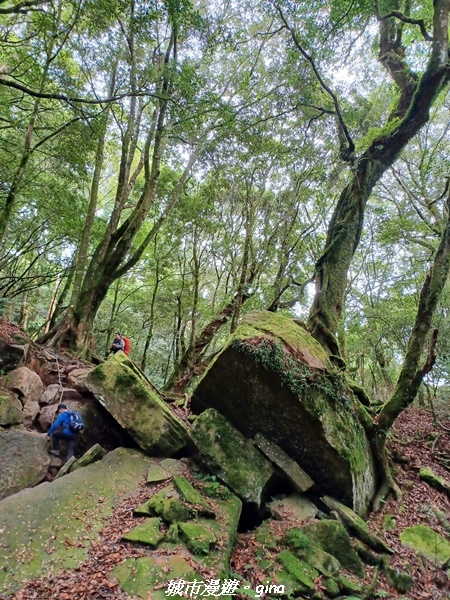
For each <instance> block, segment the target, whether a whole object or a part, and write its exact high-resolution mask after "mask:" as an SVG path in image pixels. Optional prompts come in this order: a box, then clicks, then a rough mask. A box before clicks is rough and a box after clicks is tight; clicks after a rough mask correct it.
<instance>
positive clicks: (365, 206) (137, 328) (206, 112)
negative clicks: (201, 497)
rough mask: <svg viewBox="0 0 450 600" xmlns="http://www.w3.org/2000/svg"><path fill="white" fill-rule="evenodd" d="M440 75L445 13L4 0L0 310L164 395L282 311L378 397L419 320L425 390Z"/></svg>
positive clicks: (392, 378) (440, 372)
mask: <svg viewBox="0 0 450 600" xmlns="http://www.w3.org/2000/svg"><path fill="white" fill-rule="evenodd" d="M448 73H449V71H448V2H447V1H446V0H445V1H444V0H436V1H435V2H434V4H433V3H432V2H417V1H413V2H404V1H401V0H399V1H397V0H384V1H382V2H375V3H373V2H369V1H368V0H367V1H366V0H360V1H358V2H350V1H348V2H347V1H342V0H336V1H331V2H324V1H315V0H314V1H312V2H305V1H302V0H298V1H293V2H291V1H289V2H288V1H284V0H280V1H279V2H273V1H262V2H259V1H258V2H254V1H252V2H250V1H247V0H231V1H228V2H216V1H213V2H206V1H204V2H203V1H201V2H190V1H188V0H167V1H144V0H101V1H98V0H95V1H94V0H70V1H68V0H55V1H54V2H46V1H42V0H35V1H33V0H29V1H26V0H23V1H22V2H17V1H16V2H14V1H10V0H4V1H3V2H1V3H0V131H1V133H0V241H1V252H0V302H1V314H2V316H3V317H4V318H7V319H10V320H13V321H16V322H17V323H19V324H20V325H21V326H22V328H23V329H24V330H26V331H27V332H28V333H29V334H31V335H32V337H33V338H34V339H36V340H40V341H42V342H45V343H49V344H51V345H53V346H65V347H71V348H78V349H79V348H80V347H82V348H89V350H90V351H92V352H95V353H97V354H98V355H105V353H107V351H108V348H109V346H110V344H111V341H112V338H113V335H114V332H115V331H117V330H120V331H121V332H122V333H124V334H125V335H126V336H127V337H129V338H130V339H131V343H132V356H133V359H134V360H135V361H136V362H138V363H139V364H140V366H141V367H142V368H143V369H145V370H146V372H147V373H148V374H149V376H150V377H151V378H152V380H153V381H155V383H156V384H157V385H158V386H166V388H170V387H173V386H175V387H176V385H177V384H178V385H179V387H180V386H181V388H182V387H183V386H184V385H188V384H189V381H190V380H191V376H193V375H195V374H198V373H199V372H200V371H201V368H202V365H204V364H206V363H207V361H208V360H209V359H210V358H211V356H213V355H214V353H215V352H216V351H217V350H218V349H219V348H220V346H221V344H222V343H223V340H224V339H225V338H226V336H227V335H228V334H229V332H230V331H233V330H234V329H235V327H236V325H237V323H238V321H239V319H240V317H241V316H242V315H243V314H244V313H245V312H247V311H249V310H253V309H266V310H270V311H282V312H284V313H285V314H287V315H291V316H292V317H295V318H297V319H301V320H303V321H305V323H306V325H307V327H308V329H309V330H310V331H311V333H312V334H313V335H314V337H316V338H317V339H318V340H319V341H320V343H321V344H322V345H323V346H324V348H325V349H326V350H327V351H328V353H329V354H330V356H332V357H334V358H335V360H336V364H338V365H342V364H345V365H346V368H347V370H348V372H350V373H351V374H352V377H353V378H354V379H355V380H356V381H357V382H359V383H360V384H361V385H362V386H364V387H365V388H366V390H368V392H369V393H370V394H371V396H372V397H373V398H374V399H375V400H377V401H380V402H383V401H386V400H387V399H388V398H389V397H390V395H391V394H392V392H393V391H394V386H395V382H396V379H397V377H398V375H399V373H400V369H401V366H402V363H403V361H404V359H405V356H406V355H407V348H410V349H411V343H410V338H411V336H412V335H413V336H414V335H415V331H416V330H417V331H418V330H419V329H420V327H419V325H420V324H423V323H424V322H425V321H426V322H427V325H426V331H425V330H424V331H423V332H422V333H423V335H422V334H420V335H422V338H421V339H420V340H419V342H418V343H419V345H418V346H417V347H416V348H415V350H414V352H415V355H414V358H413V359H412V360H413V361H414V365H415V366H414V368H413V370H414V369H415V371H414V372H418V369H419V365H422V364H424V365H425V364H426V362H427V360H428V359H427V356H428V358H430V353H429V350H428V344H429V342H430V340H432V344H433V352H432V354H433V360H432V362H433V365H434V368H433V370H431V365H430V369H428V370H427V369H426V368H425V367H422V366H421V367H420V369H422V371H421V373H422V378H424V379H423V382H424V386H423V389H424V390H425V391H426V392H427V394H428V397H429V398H431V397H435V396H439V395H440V394H442V393H443V392H444V390H445V389H446V387H447V385H448V384H447V382H448V370H449V366H448V365H449V363H448V360H447V357H448V354H449V352H450V347H449V346H448V341H447V340H448V336H447V331H448V329H449V328H450V322H449V320H448V312H449V306H450V296H449V290H448V286H447V285H446V280H447V273H448V257H447V254H446V253H447V245H446V244H447V236H448V201H449V174H448V164H449V145H448V143H447V142H446V140H447V137H448V128H449V122H450V119H449V97H448ZM431 267H433V268H432V269H431ZM430 269H431V271H430ZM433 277H434V278H433ZM438 277H440V279H439V281H438V280H437V278H438ZM424 282H425V283H426V282H428V284H426V285H428V288H426V289H425V291H424ZM430 290H431V291H430ZM427 294H428V295H427ZM430 294H431V296H432V298H431V300H430ZM421 310H422V312H420V311H421ZM418 315H420V317H419V319H418ZM424 315H425V316H424ZM422 329H423V327H422ZM433 329H438V330H439V335H438V337H437V342H436V339H434V341H433V338H432V335H431V332H432V330H433ZM435 335H436V334H435ZM436 349H437V350H436ZM420 369H419V370H420ZM409 379H410V380H412V379H414V377H410V378H409ZM421 381H422V379H421V380H420V381H416V383H417V384H418V385H417V386H416V387H417V389H418V387H419V385H420V384H421ZM181 388H180V389H181ZM409 391H410V392H411V389H410V390H409Z"/></svg>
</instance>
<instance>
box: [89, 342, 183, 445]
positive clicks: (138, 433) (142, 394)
mask: <svg viewBox="0 0 450 600" xmlns="http://www.w3.org/2000/svg"><path fill="white" fill-rule="evenodd" d="M86 385H87V387H88V388H89V390H90V391H91V392H93V393H94V394H95V396H96V397H97V399H98V400H99V401H100V403H101V404H102V405H103V406H104V407H105V408H106V410H107V411H108V412H109V413H110V415H111V416H112V417H113V418H114V419H115V420H116V421H117V422H118V423H119V425H121V426H122V427H123V428H124V429H125V430H126V431H127V432H128V433H129V434H130V435H131V437H132V438H133V439H134V441H135V442H136V443H137V444H138V445H139V447H140V448H142V450H144V452H147V453H148V454H151V455H154V456H172V455H173V454H175V453H177V452H178V451H180V450H181V449H182V448H183V447H184V446H185V444H186V429H185V427H184V425H183V423H182V422H181V421H180V420H179V419H178V418H177V417H176V416H175V415H174V414H173V413H172V412H171V410H170V409H169V408H168V407H167V406H166V405H165V404H164V402H163V400H161V398H160V397H159V396H158V394H157V393H156V391H155V389H154V388H153V387H152V386H151V384H150V383H149V382H148V381H147V379H146V378H145V376H144V374H143V373H141V372H140V371H139V369H138V368H137V367H136V365H134V363H132V361H131V360H130V359H129V358H127V357H126V356H125V354H123V352H118V353H116V354H114V355H113V356H112V357H111V358H110V359H109V360H107V361H106V362H104V363H102V364H101V365H99V366H98V367H96V368H95V369H93V370H92V371H91V372H90V373H89V375H88V376H87V378H86Z"/></svg>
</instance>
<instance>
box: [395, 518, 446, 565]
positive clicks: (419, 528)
mask: <svg viewBox="0 0 450 600" xmlns="http://www.w3.org/2000/svg"><path fill="white" fill-rule="evenodd" d="M400 540H401V542H402V544H404V545H405V546H408V547H409V548H413V550H416V551H417V552H419V553H420V554H422V556H424V557H425V558H427V559H428V560H430V561H431V562H432V563H434V564H435V565H436V566H437V567H439V568H446V567H448V566H449V564H450V542H449V541H447V540H446V539H445V538H444V537H442V535H439V533H436V532H435V531H433V530H432V529H430V528H429V527H426V526H425V525H416V526H415V527H408V528H407V529H404V530H403V531H402V532H401V534H400Z"/></svg>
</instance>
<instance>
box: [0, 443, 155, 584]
mask: <svg viewBox="0 0 450 600" xmlns="http://www.w3.org/2000/svg"><path fill="white" fill-rule="evenodd" d="M151 462H152V461H151V459H150V458H149V457H147V456H145V455H144V454H142V453H141V452H138V451H135V450H128V449H124V448H117V449H116V450H114V451H113V452H110V453H109V454H108V455H107V456H105V457H104V458H103V459H102V460H101V461H98V462H96V463H93V464H91V465H89V466H88V467H85V468H83V469H78V470H76V471H74V472H73V473H69V474H68V475H66V476H65V477H62V478H61V479H56V480H55V481H53V482H52V483H43V484H41V485H39V486H37V487H35V488H34V489H32V490H31V489H26V490H23V491H21V492H19V493H18V494H15V495H14V496H10V497H8V498H5V499H4V500H2V501H1V502H0V528H1V529H2V533H1V543H2V564H3V565H6V568H3V569H0V589H5V590H7V591H8V592H9V593H12V592H13V591H15V590H18V589H20V588H21V583H22V582H23V581H24V580H25V579H27V578H30V577H40V576H42V574H43V573H45V574H47V575H52V574H53V573H56V572H58V571H59V570H60V569H74V568H76V567H77V566H78V565H79V564H80V563H81V562H83V561H84V560H85V559H86V557H87V554H88V550H89V548H90V545H91V543H93V542H97V541H98V540H99V538H100V535H99V534H100V531H101V530H102V529H103V527H104V524H105V519H106V518H108V517H109V516H110V515H111V514H112V511H113V507H114V505H115V504H116V503H117V501H118V500H120V499H121V498H123V497H126V496H128V495H130V494H131V493H132V492H133V491H134V490H135V489H136V486H137V484H138V482H139V479H140V478H141V477H142V476H143V475H145V473H146V472H147V469H148V468H149V466H150V464H151ZM68 540H69V541H70V543H69V544H68V543H67V541H68ZM24 553H26V556H27V557H29V559H27V560H25V561H24V560H23V557H24Z"/></svg>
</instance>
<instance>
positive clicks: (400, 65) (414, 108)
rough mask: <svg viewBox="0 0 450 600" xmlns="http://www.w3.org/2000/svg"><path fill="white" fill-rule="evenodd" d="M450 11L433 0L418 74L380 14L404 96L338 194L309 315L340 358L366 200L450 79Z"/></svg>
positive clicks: (441, 0)
mask: <svg viewBox="0 0 450 600" xmlns="http://www.w3.org/2000/svg"><path fill="white" fill-rule="evenodd" d="M448 12H449V3H448V0H435V2H434V17H433V40H432V42H431V45H432V50H431V54H430V58H429V61H428V65H427V67H426V69H425V71H424V73H423V74H422V76H421V77H420V79H419V78H418V77H417V75H416V74H415V73H414V72H413V71H412V70H411V69H409V67H408V65H407V64H406V62H405V60H404V58H403V50H402V47H401V35H399V33H400V31H401V29H400V27H399V28H397V27H396V17H394V16H389V17H388V16H386V17H383V16H380V15H379V16H378V18H379V22H380V56H379V60H380V62H381V63H382V64H383V66H384V67H385V68H386V69H387V71H388V72H389V74H390V75H391V77H392V78H393V80H394V81H395V83H396V84H397V86H398V87H399V89H400V98H399V100H398V102H397V105H396V107H395V108H394V110H393V112H392V113H391V115H390V121H389V122H388V125H387V126H386V128H385V131H384V132H383V133H382V134H380V135H379V136H378V137H377V138H376V139H375V140H374V141H373V142H372V143H371V144H370V146H369V148H368V149H367V150H366V151H365V152H364V153H363V154H362V156H361V157H360V158H359V159H357V160H356V161H355V164H354V166H353V175H352V178H351V180H350V182H349V183H348V185H347V186H346V187H345V189H344V190H343V191H342V193H341V195H340V197H339V201H338V203H337V206H336V209H335V211H334V214H333V216H332V219H331V222H330V225H329V227H328V233H327V239H326V244H325V249H324V252H323V254H322V256H321V257H320V259H319V260H318V261H317V264H316V268H315V287H316V290H315V297H314V301H313V304H312V307H311V311H310V314H309V318H308V329H309V331H310V332H311V333H312V335H313V336H314V337H315V338H316V339H317V340H318V341H319V342H320V343H321V344H322V346H323V347H324V348H325V350H327V352H328V353H329V355H330V356H331V357H335V358H336V362H337V363H338V364H340V363H341V362H342V361H341V359H340V351H339V345H338V341H337V338H336V332H337V331H338V325H339V320H340V318H341V315H342V309H343V304H344V299H345V290H346V286H347V274H348V270H349V267H350V263H351V261H352V258H353V255H354V253H355V250H356V248H357V247H358V244H359V241H360V237H361V231H362V226H363V219H364V211H365V207H366V203H367V201H368V199H369V197H370V194H371V192H372V190H373V187H374V186H375V184H376V183H377V182H378V181H379V180H380V178H381V177H382V175H383V174H384V173H385V171H386V170H387V169H388V168H389V167H390V166H391V165H392V164H393V163H394V161H395V160H396V159H397V158H398V156H399V154H400V153H401V151H402V150H403V149H404V147H405V146H406V144H407V143H408V142H409V141H410V140H411V139H412V138H413V137H414V136H415V135H416V134H417V132H418V131H419V130H420V128H421V127H422V126H423V125H424V124H425V123H427V121H428V120H429V111H430V108H431V106H432V105H433V102H434V100H435V98H436V96H437V94H438V92H439V91H440V90H441V89H442V86H443V85H444V84H445V85H446V84H448ZM294 40H295V37H294ZM386 129H387V132H386Z"/></svg>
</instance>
